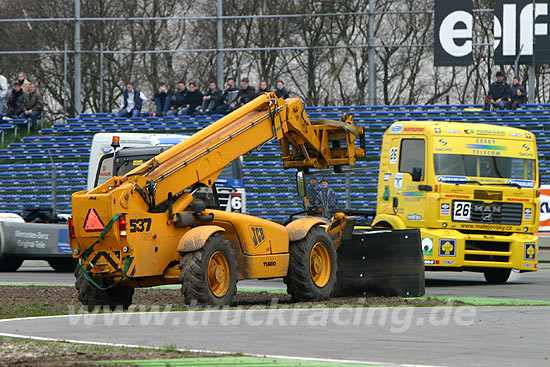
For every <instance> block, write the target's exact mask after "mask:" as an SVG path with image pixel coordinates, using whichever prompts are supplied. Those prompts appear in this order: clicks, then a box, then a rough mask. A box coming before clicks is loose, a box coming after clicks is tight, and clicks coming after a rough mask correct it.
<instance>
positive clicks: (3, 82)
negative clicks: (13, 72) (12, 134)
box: [0, 74, 8, 119]
mask: <svg viewBox="0 0 550 367" xmlns="http://www.w3.org/2000/svg"><path fill="white" fill-rule="evenodd" d="M7 94H8V80H7V79H6V77H5V76H3V75H2V74H0V119H2V114H4V104H5V102H6V95H7Z"/></svg>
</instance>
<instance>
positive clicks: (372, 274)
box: [334, 229, 425, 297]
mask: <svg viewBox="0 0 550 367" xmlns="http://www.w3.org/2000/svg"><path fill="white" fill-rule="evenodd" d="M336 274H337V281H336V288H335V291H334V294H335V295H336V296H375V295H376V296H403V297H418V296H422V295H424V293H425V287H424V259H423V257H422V248H421V240H420V230H417V229H407V230H362V229H355V230H354V231H353V234H352V235H351V238H350V239H345V240H343V242H342V244H341V246H340V247H339V248H338V272H337V273H336Z"/></svg>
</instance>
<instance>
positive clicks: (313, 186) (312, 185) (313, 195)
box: [306, 177, 321, 205]
mask: <svg viewBox="0 0 550 367" xmlns="http://www.w3.org/2000/svg"><path fill="white" fill-rule="evenodd" d="M306 190H307V198H308V200H309V203H310V204H311V205H314V204H315V202H316V201H317V196H318V195H319V190H321V186H319V184H318V183H317V178H316V177H310V178H309V184H307V187H306Z"/></svg>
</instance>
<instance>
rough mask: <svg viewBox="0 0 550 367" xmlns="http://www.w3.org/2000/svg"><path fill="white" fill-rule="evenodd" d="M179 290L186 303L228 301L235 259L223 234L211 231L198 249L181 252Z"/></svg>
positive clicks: (231, 294)
mask: <svg viewBox="0 0 550 367" xmlns="http://www.w3.org/2000/svg"><path fill="white" fill-rule="evenodd" d="M180 269H181V274H180V281H181V284H182V285H181V293H182V294H183V297H184V298H185V303H186V304H191V302H192V301H193V300H195V301H196V302H198V304H201V305H212V306H223V305H230V304H231V302H232V301H233V297H234V296H235V293H237V279H238V277H237V260H236V259H235V252H234V251H233V249H232V248H231V246H230V245H229V242H228V241H226V240H225V238H224V237H222V236H219V235H213V236H212V237H210V238H209V239H208V240H207V241H206V243H205V245H204V246H203V247H202V248H201V249H200V250H198V251H193V252H186V253H183V254H182V259H181V262H180Z"/></svg>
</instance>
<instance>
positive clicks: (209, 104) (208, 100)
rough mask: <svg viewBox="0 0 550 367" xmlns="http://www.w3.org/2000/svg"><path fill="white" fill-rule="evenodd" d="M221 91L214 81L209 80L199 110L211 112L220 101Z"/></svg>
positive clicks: (214, 110) (213, 111)
mask: <svg viewBox="0 0 550 367" xmlns="http://www.w3.org/2000/svg"><path fill="white" fill-rule="evenodd" d="M222 98H223V97H222V91H221V90H220V88H218V86H217V84H216V83H215V82H210V85H209V87H208V90H207V91H206V94H205V95H204V96H203V97H202V106H201V112H202V113H206V114H211V113H215V112H216V108H217V107H218V106H219V105H220V104H221V103H222Z"/></svg>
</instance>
